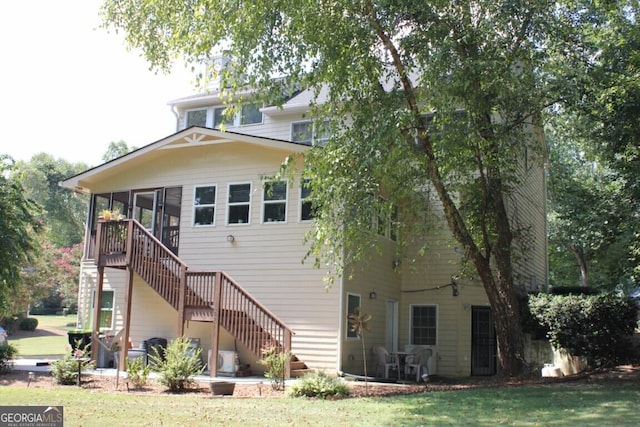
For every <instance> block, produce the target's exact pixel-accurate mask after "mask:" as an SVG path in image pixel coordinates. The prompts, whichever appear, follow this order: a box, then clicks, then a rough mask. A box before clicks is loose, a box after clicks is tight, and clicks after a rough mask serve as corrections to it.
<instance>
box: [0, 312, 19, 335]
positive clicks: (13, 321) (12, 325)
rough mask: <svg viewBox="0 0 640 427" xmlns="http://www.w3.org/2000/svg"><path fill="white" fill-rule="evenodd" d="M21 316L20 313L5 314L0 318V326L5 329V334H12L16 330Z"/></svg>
mask: <svg viewBox="0 0 640 427" xmlns="http://www.w3.org/2000/svg"><path fill="white" fill-rule="evenodd" d="M22 317H23V316H22V315H21V314H15V315H12V316H5V317H3V318H2V319H0V326H2V327H3V328H4V329H5V330H6V331H7V334H9V335H13V334H14V333H15V332H16V331H17V330H18V326H19V325H20V320H21V319H22Z"/></svg>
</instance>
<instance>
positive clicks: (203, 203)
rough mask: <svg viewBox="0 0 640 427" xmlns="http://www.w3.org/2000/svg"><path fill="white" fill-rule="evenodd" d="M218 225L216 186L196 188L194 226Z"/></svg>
mask: <svg viewBox="0 0 640 427" xmlns="http://www.w3.org/2000/svg"><path fill="white" fill-rule="evenodd" d="M215 223H216V186H215V185H206V186H205V185H203V186H197V187H195V191H194V197H193V225H195V226H202V225H215Z"/></svg>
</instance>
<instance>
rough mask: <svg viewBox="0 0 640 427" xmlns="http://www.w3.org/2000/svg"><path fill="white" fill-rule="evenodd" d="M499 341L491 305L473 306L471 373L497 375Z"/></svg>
mask: <svg viewBox="0 0 640 427" xmlns="http://www.w3.org/2000/svg"><path fill="white" fill-rule="evenodd" d="M496 356H497V342H496V331H495V328H494V325H493V315H492V314H491V309H490V308H489V307H472V308H471V375H495V373H496Z"/></svg>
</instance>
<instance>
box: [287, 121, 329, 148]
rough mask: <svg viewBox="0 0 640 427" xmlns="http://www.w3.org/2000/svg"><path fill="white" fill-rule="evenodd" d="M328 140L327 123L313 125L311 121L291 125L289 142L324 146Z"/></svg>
mask: <svg viewBox="0 0 640 427" xmlns="http://www.w3.org/2000/svg"><path fill="white" fill-rule="evenodd" d="M328 139H329V122H328V121H326V120H325V121H323V122H322V124H320V125H317V124H314V122H312V121H311V120H304V121H300V122H293V123H291V141H293V142H302V143H304V144H314V145H325V144H326V142H327V140H328Z"/></svg>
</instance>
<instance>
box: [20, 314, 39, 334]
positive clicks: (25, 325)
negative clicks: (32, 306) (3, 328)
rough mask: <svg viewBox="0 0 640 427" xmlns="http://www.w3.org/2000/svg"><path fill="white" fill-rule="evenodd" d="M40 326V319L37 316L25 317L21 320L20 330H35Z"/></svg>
mask: <svg viewBox="0 0 640 427" xmlns="http://www.w3.org/2000/svg"><path fill="white" fill-rule="evenodd" d="M37 327H38V319H36V318H35V317H25V318H23V319H22V320H20V330H23V331H35V330H36V328H37Z"/></svg>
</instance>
